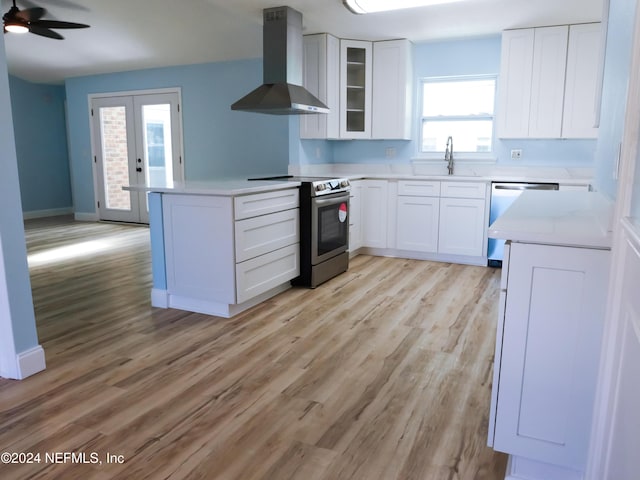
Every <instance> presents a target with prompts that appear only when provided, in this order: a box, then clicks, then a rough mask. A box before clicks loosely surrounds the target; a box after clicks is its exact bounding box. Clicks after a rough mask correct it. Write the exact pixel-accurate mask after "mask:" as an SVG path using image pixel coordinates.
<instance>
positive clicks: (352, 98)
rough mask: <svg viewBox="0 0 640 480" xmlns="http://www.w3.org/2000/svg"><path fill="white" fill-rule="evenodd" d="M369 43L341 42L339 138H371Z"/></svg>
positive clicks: (371, 55)
mask: <svg viewBox="0 0 640 480" xmlns="http://www.w3.org/2000/svg"><path fill="white" fill-rule="evenodd" d="M372 59H373V50H372V44H371V42H364V41H360V40H340V137H341V138H371V76H372V72H373V70H372V68H373V63H372Z"/></svg>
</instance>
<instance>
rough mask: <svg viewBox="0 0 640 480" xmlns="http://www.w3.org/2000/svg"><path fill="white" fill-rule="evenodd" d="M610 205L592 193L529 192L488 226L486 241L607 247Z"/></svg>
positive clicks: (609, 240)
mask: <svg viewBox="0 0 640 480" xmlns="http://www.w3.org/2000/svg"><path fill="white" fill-rule="evenodd" d="M612 213H613V203H612V202H611V201H610V200H609V199H608V198H606V197H605V196H603V195H601V194H599V193H596V192H581V191H544V190H529V191H525V192H523V193H522V195H520V196H519V197H518V198H517V199H516V201H515V202H514V203H513V204H512V205H511V206H510V207H509V208H508V209H507V211H506V212H505V213H504V214H502V216H500V218H498V219H497V220H496V221H495V222H494V223H493V224H492V225H490V226H489V237H490V238H502V239H505V240H511V241H513V242H523V243H542V244H548V245H563V246H573V247H588V248H604V249H609V248H611V231H610V230H611V217H612Z"/></svg>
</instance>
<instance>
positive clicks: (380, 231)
mask: <svg viewBox="0 0 640 480" xmlns="http://www.w3.org/2000/svg"><path fill="white" fill-rule="evenodd" d="M387 190H388V185H387V181H386V180H365V181H364V182H363V184H362V190H361V197H362V200H361V202H362V245H363V246H364V247H371V248H387V229H388V226H387V202H388V200H387Z"/></svg>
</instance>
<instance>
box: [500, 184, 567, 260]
mask: <svg viewBox="0 0 640 480" xmlns="http://www.w3.org/2000/svg"><path fill="white" fill-rule="evenodd" d="M525 190H558V184H557V183H515V182H493V183H491V209H490V210H489V225H491V224H492V223H493V222H495V221H496V219H497V218H498V217H499V216H500V215H502V214H503V213H504V211H505V210H506V209H507V208H509V206H510V205H511V204H512V203H513V202H514V201H515V200H516V198H518V196H519V195H520V194H521V193H522V192H524V191H525ZM503 252H504V240H502V239H497V238H490V239H489V247H488V251H487V257H488V259H489V266H490V267H500V266H502V255H503Z"/></svg>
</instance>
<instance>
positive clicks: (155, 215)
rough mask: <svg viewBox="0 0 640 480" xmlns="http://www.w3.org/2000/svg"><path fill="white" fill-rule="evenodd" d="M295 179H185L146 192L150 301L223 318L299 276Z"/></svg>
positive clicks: (137, 187)
mask: <svg viewBox="0 0 640 480" xmlns="http://www.w3.org/2000/svg"><path fill="white" fill-rule="evenodd" d="M299 186H300V184H299V182H291V181H246V180H225V181H218V182H182V183H172V184H162V185H153V186H150V187H149V186H141V185H133V186H129V187H126V189H127V190H133V191H146V192H149V195H148V199H149V227H150V236H151V261H152V270H153V288H152V292H151V304H152V305H153V306H154V307H160V308H177V309H182V310H187V311H191V312H199V313H205V314H208V315H216V316H221V317H227V318H228V317H231V316H233V315H236V314H238V313H240V312H242V311H244V310H246V309H248V308H250V307H252V306H254V305H256V304H258V303H260V302H262V301H264V300H266V299H268V298H270V297H272V296H274V295H276V294H278V293H280V292H282V291H284V290H285V289H287V288H289V287H290V283H289V281H290V280H291V279H293V278H295V277H297V276H298V275H299V274H300V258H299V257H300V253H299V241H300V233H299V200H298V187H299Z"/></svg>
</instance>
